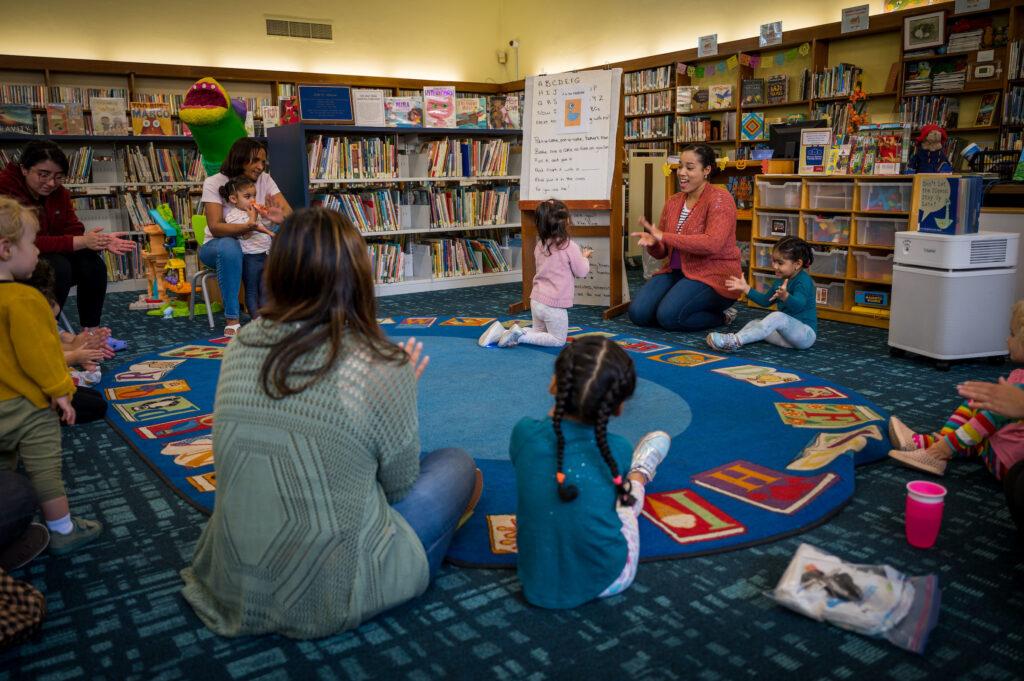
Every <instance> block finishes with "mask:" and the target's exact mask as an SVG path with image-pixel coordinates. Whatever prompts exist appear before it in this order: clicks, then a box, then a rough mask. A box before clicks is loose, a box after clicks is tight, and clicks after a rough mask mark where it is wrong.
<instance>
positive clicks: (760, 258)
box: [748, 175, 913, 329]
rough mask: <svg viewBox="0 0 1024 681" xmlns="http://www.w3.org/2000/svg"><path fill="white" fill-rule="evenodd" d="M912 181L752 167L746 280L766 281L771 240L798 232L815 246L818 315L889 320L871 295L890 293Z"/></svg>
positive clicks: (869, 322) (878, 322) (874, 322)
mask: <svg viewBox="0 0 1024 681" xmlns="http://www.w3.org/2000/svg"><path fill="white" fill-rule="evenodd" d="M912 187H913V176H908V175H830V176H824V175H758V176H757V177H756V178H755V190H754V209H753V230H752V231H753V234H752V237H751V242H750V252H751V257H750V266H749V269H748V277H749V278H748V282H749V283H750V285H751V286H752V287H754V288H756V289H758V290H764V289H766V288H767V286H768V285H770V283H771V281H772V280H773V279H774V278H775V276H774V274H773V271H772V267H771V249H772V247H773V246H774V244H775V243H776V242H777V241H778V240H779V239H780V238H782V237H783V236H799V237H800V238H801V239H804V240H805V241H807V242H808V243H809V244H810V245H811V248H812V249H813V250H814V263H813V264H812V265H811V267H810V268H809V269H808V274H810V275H811V278H812V279H813V280H814V285H815V293H816V300H817V303H818V316H819V317H821V318H822V319H832V320H836V321H843V322H851V323H855V324H862V325H865V326H874V327H878V328H883V329H884V328H888V326H889V308H888V305H887V304H880V303H879V302H878V301H880V300H881V301H888V300H889V299H890V297H891V288H892V261H893V252H894V234H895V232H898V231H904V230H907V229H909V227H908V224H909V217H910V200H911V192H912ZM858 292H862V295H861V297H862V298H866V299H867V300H868V301H869V302H868V304H865V303H864V302H863V301H859V300H858ZM748 305H750V306H751V307H758V306H757V305H756V304H755V303H753V302H748Z"/></svg>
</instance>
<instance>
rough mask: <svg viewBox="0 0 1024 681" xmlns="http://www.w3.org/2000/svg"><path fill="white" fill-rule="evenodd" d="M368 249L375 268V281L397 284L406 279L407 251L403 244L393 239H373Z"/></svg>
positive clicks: (371, 262) (368, 244)
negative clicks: (403, 248)
mask: <svg viewBox="0 0 1024 681" xmlns="http://www.w3.org/2000/svg"><path fill="white" fill-rule="evenodd" d="M366 249H367V251H368V252H369V254H370V266H371V267H372V268H373V283H375V284H396V283H398V282H400V281H404V280H405V253H403V252H402V245H401V244H399V243H396V242H392V241H371V242H369V243H367V245H366Z"/></svg>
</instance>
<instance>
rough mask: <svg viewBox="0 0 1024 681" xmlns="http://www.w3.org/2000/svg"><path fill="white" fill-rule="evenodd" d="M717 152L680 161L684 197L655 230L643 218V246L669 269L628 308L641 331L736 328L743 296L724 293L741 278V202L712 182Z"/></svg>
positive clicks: (698, 151) (688, 150)
mask: <svg viewBox="0 0 1024 681" xmlns="http://www.w3.org/2000/svg"><path fill="white" fill-rule="evenodd" d="M715 170H716V168H715V152H714V151H713V150H712V149H711V147H708V146H706V145H703V144H701V145H690V146H688V147H685V148H684V149H683V150H682V152H681V153H680V155H679V171H678V172H679V190H680V191H679V193H678V194H673V195H672V196H671V197H669V199H668V201H666V202H665V207H664V209H663V210H662V211H661V219H660V220H658V226H657V227H655V226H654V225H652V224H651V223H650V222H648V221H647V220H646V219H645V218H640V226H641V227H643V228H644V231H643V232H634V233H633V234H631V236H634V237H637V238H638V239H639V241H640V245H641V246H643V247H644V248H646V249H647V252H648V253H650V254H651V256H652V257H654V258H658V259H661V258H665V259H666V261H665V266H664V267H663V268H662V269H660V270H659V271H658V272H656V273H655V274H654V276H653V277H651V280H650V281H648V282H647V283H646V284H644V287H643V288H641V289H640V291H639V292H637V294H636V296H635V297H634V299H633V302H632V303H630V305H629V318H630V320H631V321H632V322H633V323H634V324H637V325H638V326H660V327H661V328H663V329H665V330H667V331H701V330H703V329H709V328H712V327H715V326H721V325H722V324H727V323H729V322H731V321H732V320H733V319H734V318H735V317H736V313H735V311H734V310H732V309H731V308H732V304H733V303H734V302H736V298H737V296H738V294H737V293H736V292H734V291H730V290H728V289H727V288H725V280H726V279H727V278H729V277H742V276H743V272H742V270H741V267H740V251H739V249H738V248H737V247H736V202H735V201H733V198H732V195H730V194H729V192H728V191H726V190H725V189H724V188H723V187H719V186H717V185H713V184H711V183H710V182H709V180H710V179H711V176H712V174H713V173H714V171H715Z"/></svg>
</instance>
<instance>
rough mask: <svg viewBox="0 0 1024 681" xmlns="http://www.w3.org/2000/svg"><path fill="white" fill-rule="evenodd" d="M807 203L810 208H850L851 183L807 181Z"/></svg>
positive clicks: (851, 203) (851, 201)
mask: <svg viewBox="0 0 1024 681" xmlns="http://www.w3.org/2000/svg"><path fill="white" fill-rule="evenodd" d="M807 198H808V202H807V205H808V206H809V207H810V208H811V209H812V210H815V209H816V210H850V208H851V207H852V206H853V184H851V183H849V182H808V183H807Z"/></svg>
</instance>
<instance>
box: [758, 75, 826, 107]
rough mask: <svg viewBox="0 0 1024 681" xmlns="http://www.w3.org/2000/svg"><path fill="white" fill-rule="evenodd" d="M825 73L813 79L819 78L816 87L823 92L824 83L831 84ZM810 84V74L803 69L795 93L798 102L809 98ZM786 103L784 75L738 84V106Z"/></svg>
mask: <svg viewBox="0 0 1024 681" xmlns="http://www.w3.org/2000/svg"><path fill="white" fill-rule="evenodd" d="M837 68H838V67H837ZM827 73H830V72H825V73H816V74H814V78H815V79H819V78H820V84H819V85H818V86H819V87H821V88H822V89H823V90H824V89H825V88H826V83H828V82H831V81H830V80H829V78H831V76H829V77H828V78H826V75H825V74H827ZM811 83H812V79H811V72H810V71H808V70H807V69H804V70H803V73H802V75H801V76H800V86H799V88H797V90H798V91H799V92H797V93H796V94H798V95H799V96H798V97H797V99H798V100H804V99H807V98H808V97H809V91H810V89H811ZM815 96H819V97H825V96H830V95H824V94H818V95H815ZM788 101H790V88H789V76H787V75H785V74H777V75H774V76H769V77H768V78H745V79H744V80H743V81H742V82H741V83H740V106H755V105H758V104H783V103H785V102H788Z"/></svg>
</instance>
